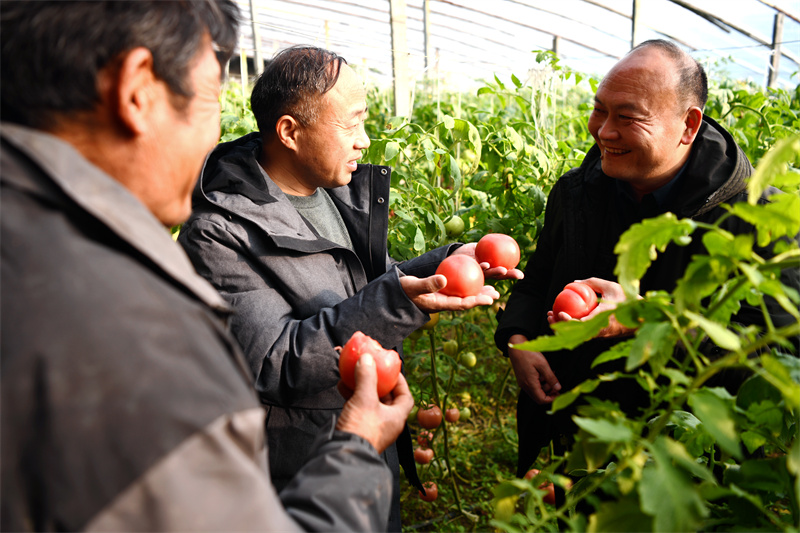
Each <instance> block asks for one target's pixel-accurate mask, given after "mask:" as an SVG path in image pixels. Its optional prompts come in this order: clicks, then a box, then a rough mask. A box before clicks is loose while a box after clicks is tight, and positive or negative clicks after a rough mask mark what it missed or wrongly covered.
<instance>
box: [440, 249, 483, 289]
mask: <svg viewBox="0 0 800 533" xmlns="http://www.w3.org/2000/svg"><path fill="white" fill-rule="evenodd" d="M436 273H437V274H442V275H443V276H444V277H446V278H447V285H445V287H444V288H443V289H442V290H440V291H439V292H441V293H442V294H445V295H447V296H458V297H459V298H466V297H467V296H475V295H476V294H478V293H479V292H481V289H482V288H483V270H482V269H481V266H480V265H479V264H478V262H477V261H475V260H474V259H473V258H471V257H469V256H467V255H451V256H450V257H447V258H445V260H444V261H442V262H441V263H440V264H439V268H437V269H436Z"/></svg>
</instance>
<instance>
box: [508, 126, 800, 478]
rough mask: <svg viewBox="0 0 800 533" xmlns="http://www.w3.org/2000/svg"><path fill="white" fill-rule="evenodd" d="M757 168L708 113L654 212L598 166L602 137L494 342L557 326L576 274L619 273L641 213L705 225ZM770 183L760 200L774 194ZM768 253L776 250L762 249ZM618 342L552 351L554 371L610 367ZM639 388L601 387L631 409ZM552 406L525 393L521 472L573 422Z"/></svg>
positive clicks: (681, 260)
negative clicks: (561, 300)
mask: <svg viewBox="0 0 800 533" xmlns="http://www.w3.org/2000/svg"><path fill="white" fill-rule="evenodd" d="M752 171H753V168H752V166H751V165H750V162H749V161H748V160H747V157H746V156H745V154H744V153H743V152H742V151H741V149H740V148H739V147H738V146H737V145H736V143H735V141H734V140H733V138H732V137H731V136H730V134H729V133H728V132H726V131H725V130H724V129H723V128H722V127H721V126H720V125H719V124H717V123H716V122H714V121H713V120H712V119H710V118H708V117H704V123H703V124H702V126H701V128H700V132H699V133H698V136H697V138H696V140H695V142H694V144H693V146H692V151H691V154H690V156H689V159H688V161H687V164H686V167H685V169H684V171H683V172H684V175H683V176H682V178H681V180H680V182H679V184H678V185H677V186H678V187H679V189H678V190H676V191H674V194H673V195H672V196H671V198H672V201H671V202H670V203H668V204H667V205H663V206H660V207H657V208H654V209H653V210H652V211H651V212H650V213H635V212H632V211H631V209H630V208H629V207H628V206H626V205H623V204H622V203H621V198H620V194H619V192H618V188H617V187H618V184H617V181H616V180H614V179H612V178H610V177H608V176H606V175H605V174H604V173H603V171H602V169H601V165H600V151H599V148H598V147H597V146H596V145H595V146H593V147H592V148H591V149H590V150H589V152H588V153H587V155H586V157H585V159H584V161H583V163H582V164H581V166H580V167H578V168H575V169H572V170H570V171H569V172H567V173H566V174H564V175H563V176H562V177H561V178H560V179H559V180H558V181H557V182H556V184H555V185H554V186H553V189H552V191H551V192H550V195H549V198H548V201H547V207H546V210H545V222H544V229H543V231H542V234H541V237H540V238H539V241H538V244H537V247H536V251H535V252H534V254H533V255H532V256H531V259H530V261H529V263H528V265H527V267H526V270H525V278H524V279H523V280H521V281H519V282H517V284H516V285H515V287H514V290H513V292H512V295H511V297H510V298H509V301H508V305H507V306H506V310H505V312H504V313H503V314H502V316H501V318H500V320H499V324H498V327H497V331H496V333H495V341H496V343H497V346H498V348H500V350H502V351H503V352H504V353H507V350H508V339H509V338H510V337H511V336H512V335H514V334H516V333H520V334H523V335H525V336H526V337H527V338H528V339H533V338H535V337H537V336H540V335H547V334H550V333H551V330H550V327H549V324H548V323H547V311H548V310H550V309H551V308H552V306H553V301H554V300H555V297H556V296H557V295H558V293H559V292H560V291H561V290H562V289H563V288H564V286H565V285H566V284H567V283H569V282H571V281H574V280H576V279H586V278H589V277H598V278H603V279H608V280H615V279H616V276H615V274H614V267H615V266H616V261H617V256H616V255H615V254H614V246H615V245H616V243H617V241H618V240H619V237H620V236H621V235H622V233H623V232H624V231H625V230H627V229H628V228H629V227H630V226H631V224H633V223H635V222H639V221H640V220H641V219H642V218H648V217H652V216H656V215H658V214H661V213H665V212H672V213H674V214H675V215H677V216H678V218H691V219H694V220H696V221H702V222H706V223H714V222H716V221H717V220H718V219H719V218H720V216H721V215H722V214H723V213H725V212H726V211H725V210H724V209H723V208H722V207H720V204H722V203H723V202H725V203H728V204H732V203H736V202H740V201H746V199H747V192H746V190H745V188H746V183H745V179H746V178H747V177H748V176H750V174H751V173H752ZM775 192H776V190H775V189H770V190H769V191H767V193H765V195H764V197H763V198H762V202H767V201H768V196H769V195H770V194H773V193H775ZM723 227H724V228H725V229H727V230H729V231H731V232H732V233H734V234H743V233H752V232H753V228H752V226H751V225H749V224H747V223H745V222H744V221H742V220H741V219H739V218H736V217H731V218H729V219H727V220H726V221H725V222H724V224H723ZM700 234H701V232H700V231H697V232H695V234H693V237H692V243H691V244H689V245H688V246H677V245H675V244H671V245H669V246H668V247H667V248H666V250H665V251H664V252H662V253H659V254H658V258H657V259H656V261H654V262H653V264H652V265H651V267H650V268H649V269H648V271H647V273H646V274H645V276H644V277H643V279H642V280H641V293H642V294H644V293H645V292H646V291H650V290H665V291H671V290H673V289H674V287H675V284H676V282H677V280H678V279H679V278H680V277H681V276H682V275H683V273H684V271H685V270H686V267H687V265H688V264H689V262H690V259H691V257H692V256H693V255H696V254H705V248H704V247H703V244H702V240H701V238H700ZM757 251H758V252H760V253H761V254H763V255H762V256H763V257H770V256H771V255H772V254H771V253H770V252H769V251H768V250H757ZM783 282H784V284H786V285H789V286H792V287H795V288H800V274H798V273H797V272H795V271H790V270H789V269H787V270H786V271H785V272H784V276H783ZM771 312H772V317H773V320H774V321H775V323H776V325H780V324H788V323H791V322H793V321H794V319H793V318H792V317H791V316H790V315H789V314H788V313H786V312H785V311H783V309H781V308H780V307H779V306H778V305H777V304H775V305H774V306H773V307H772V309H771ZM734 320H735V321H737V322H740V323H745V324H751V323H761V321H762V320H763V319H762V318H761V312H760V310H757V309H752V308H750V307H748V306H746V305H745V306H743V308H742V310H741V312H740V313H739V314H738V315H737V317H736V318H735V319H734ZM616 342H619V340H615V339H594V340H591V341H589V342H587V343H585V344H583V345H582V346H579V347H578V348H576V349H574V350H572V351H562V352H552V353H548V354H545V355H546V357H547V359H548V361H549V362H550V365H551V368H552V370H553V372H554V373H555V374H556V376H557V377H558V379H559V382H560V383H561V386H562V390H563V391H567V390H570V389H571V388H573V387H574V386H575V385H577V384H578V383H580V382H581V381H584V380H585V379H588V378H590V377H593V376H595V375H596V374H597V373H601V372H604V371H607V370H609V369H610V367H611V366H613V365H609V366H602V367H598V368H596V369H591V368H590V366H591V362H592V361H593V360H594V358H595V357H596V356H597V355H599V354H600V353H602V352H603V351H605V350H606V349H608V348H609V347H611V346H612V345H613V344H615V343H616ZM640 393H641V389H640V388H639V387H636V386H632V387H624V386H621V382H620V381H619V380H618V381H616V382H614V384H613V386H609V387H606V388H605V390H599V391H598V392H597V394H600V395H604V396H605V397H607V398H609V399H612V400H616V401H618V402H620V405H621V406H622V407H623V408H625V407H626V406H628V407H632V406H635V405H639V404H641V402H644V401H645V400H646V398H643V397H641V398H640V397H637V395H639V394H640ZM548 409H549V406H539V405H537V404H535V403H534V402H533V401H532V400H531V399H530V398H529V397H528V396H527V395H526V394H525V393H522V394H521V395H520V398H519V404H518V425H519V431H520V464H519V469H520V472H521V473H523V474H524V472H525V470H526V469H527V468H528V466H529V465H530V464H531V463H532V462H533V461H534V460H535V459H536V456H537V455H538V453H539V450H540V449H541V447H542V446H544V445H545V444H546V443H547V442H548V441H549V440H550V439H551V438H552V437H553V436H555V435H556V434H559V433H561V432H564V431H568V429H567V428H569V427H571V426H570V422H569V417H570V416H571V414H572V412H571V410H569V409H566V410H562V411H559V412H558V413H556V414H555V415H554V416H547V415H546V410H548Z"/></svg>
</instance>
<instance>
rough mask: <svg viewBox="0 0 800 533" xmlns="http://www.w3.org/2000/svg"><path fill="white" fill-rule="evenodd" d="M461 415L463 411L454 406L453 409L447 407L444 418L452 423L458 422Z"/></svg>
mask: <svg viewBox="0 0 800 533" xmlns="http://www.w3.org/2000/svg"><path fill="white" fill-rule="evenodd" d="M460 416H461V411H459V410H458V409H457V408H455V407H453V408H452V409H446V410H445V412H444V419H445V420H447V421H448V422H450V423H453V422H458V419H459V417H460Z"/></svg>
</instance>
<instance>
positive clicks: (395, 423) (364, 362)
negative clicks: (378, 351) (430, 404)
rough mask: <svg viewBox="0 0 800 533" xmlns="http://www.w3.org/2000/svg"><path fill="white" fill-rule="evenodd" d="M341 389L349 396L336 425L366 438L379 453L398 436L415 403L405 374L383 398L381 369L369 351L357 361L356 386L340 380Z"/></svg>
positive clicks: (400, 376)
mask: <svg viewBox="0 0 800 533" xmlns="http://www.w3.org/2000/svg"><path fill="white" fill-rule="evenodd" d="M339 392H340V393H341V394H342V396H344V397H345V398H348V400H347V402H346V403H345V404H344V407H343V408H342V412H341V413H340V414H339V419H338V420H337V422H336V429H338V430H339V431H346V432H349V433H353V434H355V435H358V436H360V437H362V438H364V439H366V440H367V442H369V443H370V444H372V446H373V447H374V448H375V450H376V451H377V452H378V453H383V451H384V450H385V449H386V448H387V447H388V446H389V445H391V444H392V443H393V442H394V441H395V440H397V437H398V436H399V435H400V432H401V431H402V430H403V428H404V427H405V424H406V419H407V418H408V414H409V413H410V412H411V408H412V407H414V398H412V396H411V391H410V390H409V389H408V383H407V382H406V378H405V377H404V376H403V375H402V374H399V375H398V378H397V384H396V385H395V387H394V389H393V390H392V391H391V392H390V393H389V394H387V395H386V396H384V397H383V398H382V399H381V398H379V397H378V371H377V368H376V366H375V360H374V359H373V357H372V354H369V353H366V354H364V355H362V356H361V358H360V359H359V360H358V362H356V365H355V390H353V391H351V390H350V389H348V388H347V387H346V386H345V385H344V383H343V382H341V381H340V382H339Z"/></svg>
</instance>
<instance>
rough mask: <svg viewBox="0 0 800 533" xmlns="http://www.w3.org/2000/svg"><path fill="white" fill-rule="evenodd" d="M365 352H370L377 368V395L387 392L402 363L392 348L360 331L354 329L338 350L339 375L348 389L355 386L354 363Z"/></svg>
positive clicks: (384, 394) (392, 384) (393, 384)
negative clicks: (389, 348) (386, 347)
mask: <svg viewBox="0 0 800 533" xmlns="http://www.w3.org/2000/svg"><path fill="white" fill-rule="evenodd" d="M365 353H369V354H372V357H373V359H374V360H375V365H376V368H377V369H378V397H379V398H382V397H384V396H386V395H387V394H389V393H390V392H391V391H392V389H394V386H395V385H396V384H397V376H398V375H399V374H400V367H401V366H402V365H403V363H402V361H401V360H400V356H399V355H398V353H397V352H396V351H394V350H386V349H384V348H383V346H381V344H380V343H379V342H378V341H376V340H375V339H373V338H372V337H370V336H369V335H364V334H363V333H362V332H360V331H356V332H355V333H353V335H352V336H351V337H350V339H349V340H348V341H347V343H345V345H344V348H342V349H341V351H340V352H339V375H340V376H341V378H342V381H343V382H344V384H345V385H347V387H348V388H349V389H350V390H354V389H355V388H356V377H355V369H356V363H357V362H358V360H359V359H360V358H361V356H362V355H364V354H365Z"/></svg>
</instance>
